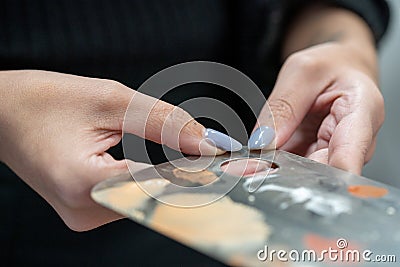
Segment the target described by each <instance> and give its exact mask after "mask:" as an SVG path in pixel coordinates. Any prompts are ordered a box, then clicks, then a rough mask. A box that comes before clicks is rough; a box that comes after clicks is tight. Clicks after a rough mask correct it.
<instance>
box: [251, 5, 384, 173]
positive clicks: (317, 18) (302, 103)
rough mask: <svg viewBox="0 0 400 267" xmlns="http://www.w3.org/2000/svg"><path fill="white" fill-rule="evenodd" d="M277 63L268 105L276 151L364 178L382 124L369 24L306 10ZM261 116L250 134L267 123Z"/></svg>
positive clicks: (337, 12)
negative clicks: (274, 127)
mask: <svg viewBox="0 0 400 267" xmlns="http://www.w3.org/2000/svg"><path fill="white" fill-rule="evenodd" d="M282 58H283V59H284V64H283V66H282V69H281V71H280V73H279V76H278V79H277V82H276V84H275V87H274V89H273V92H272V94H271V95H270V97H269V98H268V100H267V104H268V105H269V107H270V109H271V111H272V114H273V119H274V122H275V126H276V139H275V142H276V146H277V148H280V149H283V150H286V151H290V152H293V153H296V154H299V155H303V156H307V157H309V158H310V159H313V160H316V161H319V162H321V163H325V164H329V165H331V166H334V167H337V168H340V169H343V170H346V171H349V172H352V173H356V174H361V171H362V167H363V165H364V164H365V163H366V162H367V161H368V160H370V159H371V157H372V154H373V152H374V149H375V144H376V135H377V132H378V130H379V128H380V127H381V125H382V123H383V121H384V102H383V97H382V95H381V93H380V91H379V89H378V85H377V82H378V71H377V56H376V49H375V47H374V40H373V36H372V33H371V32H370V29H369V28H368V26H367V25H366V23H365V22H364V21H363V20H362V19H361V18H360V17H358V16H357V15H356V14H354V13H352V12H350V11H346V10H344V9H339V8H334V7H328V6H316V7H312V8H309V9H306V10H304V11H303V12H301V13H300V14H299V16H298V17H297V18H295V19H294V21H293V23H292V26H291V27H290V28H289V30H288V32H287V35H286V39H285V42H284V47H283V55H282ZM264 110H265V111H264ZM264 110H263V111H262V112H261V114H260V116H259V118H258V124H257V126H256V127H255V128H257V127H258V126H259V125H260V124H261V125H270V124H271V120H272V118H271V117H269V116H268V115H266V114H269V112H268V107H267V106H266V107H264Z"/></svg>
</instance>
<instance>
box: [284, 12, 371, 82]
mask: <svg viewBox="0 0 400 267" xmlns="http://www.w3.org/2000/svg"><path fill="white" fill-rule="evenodd" d="M328 42H335V43H340V44H343V45H344V46H345V47H347V48H348V49H351V50H352V53H351V54H352V60H353V61H354V63H355V64H356V65H357V66H358V67H359V68H360V70H362V71H364V72H365V73H366V74H368V75H369V76H370V77H371V78H373V79H374V81H375V82H377V79H378V71H377V56H376V49H375V44H374V39H373V35H372V32H371V30H370V29H369V27H368V25H367V24H366V23H365V22H364V20H363V19H362V18H360V17H359V16H358V15H356V14H354V13H353V12H351V11H348V10H345V9H341V8H335V7H329V6H313V7H310V8H307V9H305V10H303V11H302V12H301V13H300V14H298V16H297V17H296V18H295V19H294V20H293V22H292V23H291V25H290V27H289V29H288V31H287V34H286V36H285V40H284V44H283V50H282V57H283V59H286V58H287V57H288V56H289V55H291V54H292V53H294V52H296V51H299V50H303V49H306V48H308V47H311V46H314V45H318V44H323V43H328Z"/></svg>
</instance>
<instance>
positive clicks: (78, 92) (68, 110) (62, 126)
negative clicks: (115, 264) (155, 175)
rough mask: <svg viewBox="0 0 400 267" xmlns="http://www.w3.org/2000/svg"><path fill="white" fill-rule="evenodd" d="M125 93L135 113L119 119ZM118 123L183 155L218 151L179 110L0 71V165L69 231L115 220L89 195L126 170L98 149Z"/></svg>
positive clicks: (75, 79) (74, 83)
mask: <svg viewBox="0 0 400 267" xmlns="http://www.w3.org/2000/svg"><path fill="white" fill-rule="evenodd" d="M133 96H134V99H135V104H136V106H134V107H135V110H134V112H133V113H130V114H128V116H127V118H126V121H125V122H124V116H125V111H126V108H127V107H128V105H129V103H130V101H131V99H132V97H133ZM149 110H150V111H151V112H150V113H149ZM124 123H125V127H124V130H126V131H128V132H130V133H133V134H136V135H139V136H141V137H143V138H146V139H150V140H152V141H155V142H158V143H161V141H162V142H163V143H164V144H166V145H168V146H170V147H172V148H174V149H180V150H181V151H183V152H185V153H188V154H203V155H215V154H221V153H223V152H224V151H223V150H220V149H217V148H216V147H215V146H214V145H212V144H210V143H209V142H206V141H205V138H204V133H205V128H204V127H203V126H202V125H201V124H199V123H198V122H196V121H195V120H194V119H193V118H192V117H191V116H190V115H189V114H188V113H187V112H185V111H184V110H182V109H180V108H177V107H175V106H173V105H170V104H168V103H166V102H163V101H160V100H157V99H155V98H152V97H150V96H147V95H144V94H141V93H139V92H136V91H134V90H132V89H130V88H128V87H126V86H124V85H122V84H120V83H118V82H115V81H110V80H104V79H94V78H86V77H79V76H74V75H67V74H60V73H54V72H46V71H36V70H27V71H2V72H0V160H1V161H3V162H5V163H6V164H7V165H8V166H9V167H10V168H11V169H12V170H14V171H15V173H16V174H17V175H19V176H20V177H21V178H22V179H23V180H24V181H25V182H26V183H27V184H28V185H29V186H31V187H32V188H33V189H34V190H35V191H36V192H37V193H39V194H40V195H41V196H42V197H43V198H44V199H45V200H46V201H47V202H48V203H49V204H50V205H51V206H52V207H53V208H54V209H55V210H56V211H57V213H58V214H59V215H60V216H61V218H62V219H63V220H64V222H65V223H66V224H67V225H68V226H69V227H70V228H71V229H73V230H77V231H84V230H89V229H92V228H95V227H98V226H100V225H102V224H105V223H108V222H111V221H114V220H116V219H119V218H120V215H118V214H115V213H113V212H111V211H109V210H107V209H105V208H102V207H101V206H99V205H97V204H96V203H95V202H94V201H93V200H92V199H91V198H90V190H91V188H92V187H93V186H94V185H95V184H97V183H98V182H100V181H102V180H104V179H106V178H108V177H111V176H115V175H118V174H120V173H123V172H127V163H126V161H125V160H122V161H118V160H115V159H113V158H112V157H111V156H110V155H109V154H108V153H107V152H106V151H107V150H108V149H109V148H110V147H112V146H115V145H116V144H118V143H119V141H120V140H121V136H122V126H123V124H124ZM144 135H145V136H144ZM129 165H130V168H131V169H134V170H140V169H142V168H145V167H147V166H148V165H146V164H143V163H133V162H130V163H129Z"/></svg>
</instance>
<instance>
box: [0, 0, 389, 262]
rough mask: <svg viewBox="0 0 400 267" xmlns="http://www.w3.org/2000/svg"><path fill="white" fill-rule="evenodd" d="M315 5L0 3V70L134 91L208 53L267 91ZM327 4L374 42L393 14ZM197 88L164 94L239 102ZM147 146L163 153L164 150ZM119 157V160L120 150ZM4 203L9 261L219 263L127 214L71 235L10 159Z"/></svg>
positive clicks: (195, 0) (346, 0)
mask: <svg viewBox="0 0 400 267" xmlns="http://www.w3.org/2000/svg"><path fill="white" fill-rule="evenodd" d="M311 2H312V1H288V0H284V1H279V0H242V1H240V0H220V1H217V0H190V1H183V0H174V1H172V0H131V1H129V0H114V1H106V0H86V1H84V0H80V1H79V0H36V1H29V0H0V70H7V69H42V70H51V71H57V72H63V73H70V74H77V75H81V76H92V77H100V78H109V79H113V80H117V81H120V82H122V83H124V84H126V85H127V86H129V87H132V88H137V87H138V86H139V85H140V84H141V83H142V82H143V81H145V80H146V79H147V78H149V77H150V76H151V75H152V74H154V73H156V72H157V71H160V70H162V69H163V68H165V67H168V66H171V65H174V64H177V63H181V62H186V61H193V60H208V61H216V62H221V63H224V64H227V65H230V66H232V67H234V68H237V69H239V70H240V71H242V72H244V73H245V74H246V75H248V76H249V77H250V78H251V79H253V81H255V83H256V84H257V85H258V86H259V87H260V88H261V89H263V90H264V93H265V94H266V95H267V94H268V93H269V90H270V89H271V88H272V86H273V84H274V81H275V78H276V75H277V73H278V71H279V67H280V63H281V62H280V59H279V55H280V42H281V40H282V36H283V33H284V32H285V26H286V25H287V24H288V22H289V21H290V18H292V17H293V16H294V15H295V13H296V12H297V11H298V9H299V8H300V7H302V6H304V5H305V3H306V4H310V3H311ZM326 2H330V3H331V4H333V5H338V6H342V7H344V8H348V9H350V10H352V11H354V12H356V13H358V14H359V15H360V16H361V17H362V18H364V19H365V20H366V21H367V23H368V25H370V27H371V29H372V30H373V33H374V36H375V38H376V41H379V39H380V38H381V37H382V35H383V34H384V32H385V30H386V27H387V24H388V17H389V11H388V7H387V5H386V3H385V2H384V1H378V0H376V1H375V0H368V1H367V0H364V1H356V0H328V1H326ZM200 87H201V88H200ZM200 87H199V88H197V89H196V90H190V88H189V89H188V88H186V89H185V90H184V94H181V93H180V94H170V95H168V96H167V97H166V99H165V100H166V101H169V102H171V103H173V104H179V102H181V101H183V100H185V99H189V98H191V97H194V96H199V95H205V96H211V97H215V98H218V99H220V100H222V101H223V102H225V103H227V104H228V105H230V106H231V107H233V108H234V109H235V110H240V109H241V108H240V105H239V106H238V104H237V101H236V100H235V98H234V97H233V98H231V97H226V93H225V92H223V91H221V90H223V89H221V88H219V87H218V88H217V89H216V88H215V86H214V87H213V86H211V85H208V86H200ZM180 92H182V90H180ZM240 112H241V111H240ZM240 112H239V113H240ZM241 116H242V117H243V118H245V119H244V121H246V122H247V123H248V125H247V127H248V130H251V128H252V127H253V125H254V122H255V117H254V116H250V115H249V114H246V112H244V114H243V112H242V113H241ZM206 123H210V124H211V125H209V127H213V128H217V129H220V128H219V126H218V125H212V122H206ZM220 130H221V129H220ZM150 146H152V150H153V151H155V152H154V154H157V152H156V151H159V148H157V147H156V146H154V145H150ZM157 149H158V150H157ZM113 154H114V156H115V157H118V158H120V157H122V155H121V150H120V149H118V148H117V149H114V151H113ZM162 160H163V159H162V158H155V159H154V162H155V163H158V162H160V161H162ZM0 210H1V211H2V216H1V219H0V241H1V242H0V244H1V246H2V248H1V249H0V255H2V257H1V261H2V263H6V265H5V266H12V265H18V266H19V265H23V266H33V265H35V266H36V265H39V264H40V265H41V266H47V265H58V266H64V265H65V266H71V265H79V266H82V265H95V266H111V265H121V264H126V265H128V264H129V265H140V266H142V265H152V266H158V265H167V266H169V265H178V264H179V265H185V266H186V265H191V266H192V265H195V266H213V265H220V264H219V263H218V262H215V261H213V260H211V259H209V258H207V257H205V256H202V255H201V254H200V253H197V252H194V251H193V250H191V249H188V248H186V247H184V246H182V245H180V244H178V243H176V242H174V241H171V240H169V239H168V238H166V237H163V236H161V235H159V234H157V233H154V232H152V231H149V230H147V229H146V228H144V227H142V226H140V225H137V224H136V223H134V222H131V221H128V220H122V221H119V222H115V223H112V224H109V225H106V226H103V227H100V228H98V229H95V230H93V231H90V232H86V233H75V232H72V231H71V230H69V229H68V228H67V227H66V226H65V225H64V224H63V222H62V221H61V219H60V218H59V217H58V216H57V214H56V213H55V212H54V211H53V209H52V208H51V207H50V206H49V205H48V204H47V203H46V202H45V201H44V200H43V199H42V198H40V197H39V196H38V195H37V194H36V193H35V192H34V191H33V190H31V189H30V188H29V187H28V186H27V185H25V184H24V183H23V182H22V181H21V180H20V179H18V178H17V177H16V175H15V174H13V173H12V171H10V170H9V169H7V168H6V167H5V166H0ZM8 264H9V265H8Z"/></svg>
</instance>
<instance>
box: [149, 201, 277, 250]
mask: <svg viewBox="0 0 400 267" xmlns="http://www.w3.org/2000/svg"><path fill="white" fill-rule="evenodd" d="M174 198H179V199H180V200H186V201H187V202H190V201H191V199H193V198H202V200H203V202H204V203H207V202H210V200H212V199H215V196H214V195H212V194H173V195H166V196H162V197H161V201H166V202H171V201H173V199H174ZM238 216H240V218H238ZM151 226H152V227H154V228H155V229H157V230H159V231H160V232H163V233H165V234H167V235H169V236H172V237H174V238H176V239H178V240H183V241H185V242H186V243H189V244H193V245H196V246H199V247H204V248H210V247H211V248H213V249H214V250H218V251H219V252H221V253H227V254H230V253H232V252H234V251H238V250H242V251H243V252H245V251H257V249H259V248H260V247H262V246H263V245H264V243H265V242H266V241H267V239H268V236H269V234H270V228H269V226H268V225H267V224H266V222H265V218H264V215H263V214H262V213H261V212H260V211H258V210H257V209H255V208H252V207H250V206H247V205H243V204H241V203H237V202H234V201H232V200H231V199H230V198H229V197H227V196H226V197H224V198H222V199H220V200H218V201H215V202H213V203H211V204H209V205H206V206H202V207H198V208H190V209H187V208H180V207H173V206H168V205H165V204H158V205H157V206H156V207H155V210H154V213H153V216H152V219H151Z"/></svg>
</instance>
